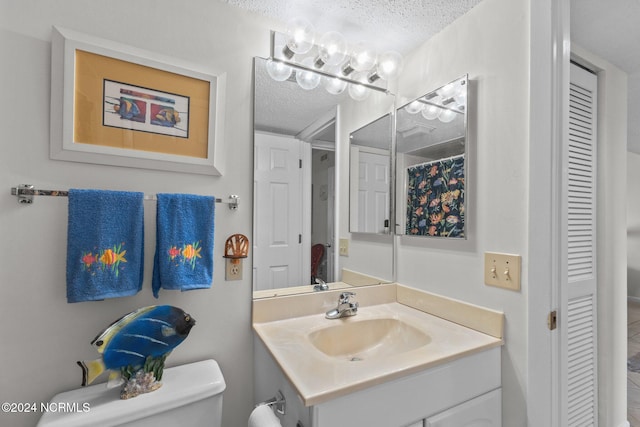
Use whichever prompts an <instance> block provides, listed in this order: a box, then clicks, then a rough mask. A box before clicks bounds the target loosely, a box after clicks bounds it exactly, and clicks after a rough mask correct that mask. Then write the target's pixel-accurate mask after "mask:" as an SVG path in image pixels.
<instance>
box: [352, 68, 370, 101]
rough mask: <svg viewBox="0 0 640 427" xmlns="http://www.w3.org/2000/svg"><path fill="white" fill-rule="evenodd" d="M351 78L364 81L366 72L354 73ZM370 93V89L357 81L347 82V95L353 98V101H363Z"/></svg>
mask: <svg viewBox="0 0 640 427" xmlns="http://www.w3.org/2000/svg"><path fill="white" fill-rule="evenodd" d="M353 79H354V80H356V81H358V82H362V83H364V82H366V81H367V72H366V71H361V72H359V73H356V74H355V75H354V76H353ZM370 94H371V89H369V88H368V87H366V86H364V85H362V84H358V83H349V96H350V97H351V98H353V99H354V100H355V101H364V100H365V99H367V98H368V97H369V95H370Z"/></svg>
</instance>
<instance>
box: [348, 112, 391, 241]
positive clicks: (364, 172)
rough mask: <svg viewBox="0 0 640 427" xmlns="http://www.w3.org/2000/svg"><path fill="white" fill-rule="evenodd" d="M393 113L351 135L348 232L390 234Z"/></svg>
mask: <svg viewBox="0 0 640 427" xmlns="http://www.w3.org/2000/svg"><path fill="white" fill-rule="evenodd" d="M391 131H392V123H391V114H385V115H384V116H382V117H380V118H379V119H377V120H375V121H373V122H371V123H369V124H367V125H365V126H363V127H361V128H360V129H358V130H356V131H355V132H352V133H351V135H349V144H350V155H349V162H350V165H349V231H351V232H352V233H374V234H389V231H390V229H389V221H390V217H391V211H390V209H389V202H390V194H391V183H390V175H391V173H390V169H391V138H392V134H391Z"/></svg>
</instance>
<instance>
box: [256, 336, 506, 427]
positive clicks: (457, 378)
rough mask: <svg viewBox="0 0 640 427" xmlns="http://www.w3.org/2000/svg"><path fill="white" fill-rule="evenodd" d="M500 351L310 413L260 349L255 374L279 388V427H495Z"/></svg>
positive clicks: (335, 401)
mask: <svg viewBox="0 0 640 427" xmlns="http://www.w3.org/2000/svg"><path fill="white" fill-rule="evenodd" d="M257 341H259V340H257ZM256 344H257V346H258V347H262V343H259V342H256ZM500 351H501V349H500V348H499V347H497V348H492V349H489V350H485V351H482V352H479V353H475V354H471V355H468V356H463V357H460V358H458V359H456V360H452V361H449V362H446V363H443V364H441V365H438V366H434V367H433V368H430V369H426V370H422V371H418V372H415V373H412V374H408V375H406V376H404V377H401V378H397V379H394V380H390V381H388V382H381V383H380V384H377V385H374V386H371V387H368V388H365V389H362V390H359V391H356V392H353V393H350V394H347V395H344V396H340V397H336V398H333V399H329V400H327V401H324V402H322V403H319V404H317V405H313V406H310V407H305V406H304V403H303V402H302V400H301V399H300V398H299V396H298V395H297V394H296V392H295V388H294V387H293V386H292V385H291V384H290V383H289V382H288V381H287V380H286V377H285V375H284V374H283V373H282V371H281V370H280V369H278V367H277V364H276V363H275V361H273V360H272V359H271V356H270V355H268V352H267V351H266V350H265V349H264V348H263V349H260V354H261V357H260V360H261V361H260V362H259V363H258V364H259V365H262V366H256V368H257V369H260V370H262V369H264V368H266V369H267V372H270V374H271V379H270V381H269V383H270V384H271V388H272V387H273V385H274V384H279V388H280V389H283V392H284V394H285V398H286V401H287V404H286V407H287V414H286V416H283V417H281V419H282V425H283V427H296V425H297V422H298V421H300V423H301V424H300V425H302V426H304V427H335V426H339V425H347V424H346V423H348V425H350V426H353V427H378V426H379V427H466V426H469V427H471V426H473V427H480V426H481V427H499V426H501V425H502V423H501V388H500V387H501V374H500ZM269 359H271V360H269ZM346 363H358V362H346ZM263 372H264V371H263ZM276 372H277V373H276ZM274 375H275V376H277V377H278V379H277V380H276V378H275V377H274ZM257 385H258V386H259V385H260V384H257ZM262 387H264V388H265V389H268V388H269V387H268V384H262ZM265 392H266V390H265ZM273 393H275V390H273V389H272V391H271V394H273Z"/></svg>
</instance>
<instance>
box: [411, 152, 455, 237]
mask: <svg viewBox="0 0 640 427" xmlns="http://www.w3.org/2000/svg"><path fill="white" fill-rule="evenodd" d="M407 173H408V180H407V225H406V234H410V235H418V236H438V237H461V238H464V180H465V177H464V155H460V156H456V157H451V158H448V159H441V160H436V161H433V162H429V163H422V164H419V165H415V166H411V167H409V168H407Z"/></svg>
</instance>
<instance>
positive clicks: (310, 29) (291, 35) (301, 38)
mask: <svg viewBox="0 0 640 427" xmlns="http://www.w3.org/2000/svg"><path fill="white" fill-rule="evenodd" d="M315 37H316V29H315V28H314V26H313V25H312V24H311V22H309V21H307V20H306V19H304V18H293V19H292V20H290V21H289V22H288V23H287V32H286V41H287V45H286V46H285V48H284V50H283V51H282V53H283V54H284V55H285V56H286V57H287V59H291V58H293V56H294V55H295V54H296V53H298V54H301V55H302V54H305V53H307V52H309V51H310V50H311V48H312V47H313V42H314V41H315Z"/></svg>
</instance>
